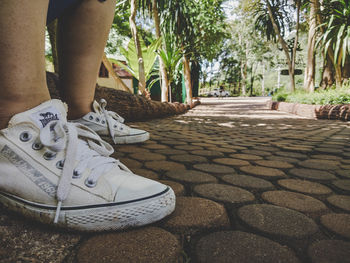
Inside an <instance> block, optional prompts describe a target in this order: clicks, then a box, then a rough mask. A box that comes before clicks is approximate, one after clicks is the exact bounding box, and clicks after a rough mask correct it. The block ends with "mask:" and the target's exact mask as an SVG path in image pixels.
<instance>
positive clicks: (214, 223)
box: [0, 98, 350, 263]
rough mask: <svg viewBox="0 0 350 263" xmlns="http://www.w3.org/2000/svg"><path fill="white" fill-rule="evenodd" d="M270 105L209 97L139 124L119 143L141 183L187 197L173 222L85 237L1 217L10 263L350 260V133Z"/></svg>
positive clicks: (0, 251) (4, 254)
mask: <svg viewBox="0 0 350 263" xmlns="http://www.w3.org/2000/svg"><path fill="white" fill-rule="evenodd" d="M268 99H269V98H223V99H221V98H206V99H201V101H202V105H200V106H198V107H196V108H194V109H192V110H191V111H190V112H188V113H187V114H185V115H181V116H175V117H171V118H166V119H156V120H152V121H149V122H139V123H134V124H133V125H135V126H136V127H140V128H142V129H146V130H148V131H150V132H151V134H152V137H151V140H150V141H148V142H147V143H144V144H140V145H132V146H130V145H129V146H118V147H116V153H115V154H114V157H116V158H119V159H120V160H121V161H122V162H123V163H125V164H126V165H127V166H128V167H129V168H130V169H131V170H132V171H134V172H135V173H137V174H140V175H143V176H145V177H149V178H152V179H155V180H160V181H162V182H164V183H167V184H169V185H170V186H172V187H173V189H174V190H175V192H176V193H177V196H178V197H177V207H176V210H175V212H174V213H173V215H171V216H170V217H168V218H166V219H165V220H163V221H161V222H159V223H157V224H154V225H152V226H148V227H144V228H139V229H136V230H131V231H123V232H117V233H105V234H98V235H96V234H95V235H80V234H79V233H62V232H61V231H58V230H53V229H47V228H45V227H42V226H41V225H37V224H34V223H31V222H27V221H26V220H25V219H22V218H21V217H20V216H16V215H13V214H12V213H9V212H7V211H4V210H3V209H2V210H1V214H0V235H1V236H0V237H1V239H0V242H1V243H0V262H84V263H85V262H94V263H95V262H157V263H158V262H188V260H190V262H208V263H209V262H210V263H216V262H350V141H349V138H350V129H349V128H350V126H349V124H348V123H346V122H341V121H328V120H313V119H305V118H301V117H297V116H295V115H290V114H286V113H282V112H277V111H269V110H267V109H266V107H265V103H266V101H267V100H268Z"/></svg>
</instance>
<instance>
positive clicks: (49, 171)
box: [0, 100, 175, 231]
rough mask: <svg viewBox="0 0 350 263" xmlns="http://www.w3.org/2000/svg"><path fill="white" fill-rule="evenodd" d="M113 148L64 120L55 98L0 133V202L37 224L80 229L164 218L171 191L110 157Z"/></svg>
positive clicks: (171, 202) (171, 203) (169, 208)
mask: <svg viewBox="0 0 350 263" xmlns="http://www.w3.org/2000/svg"><path fill="white" fill-rule="evenodd" d="M78 138H79V139H78ZM112 152H113V148H112V146H111V145H109V144H108V143H106V142H104V141H103V140H102V139H101V138H100V137H99V136H98V135H97V134H96V133H95V132H93V131H92V130H90V129H89V128H87V127H86V126H83V125H81V124H77V123H67V121H66V107H65V106H64V104H63V103H62V102H61V101H59V100H52V101H47V102H45V103H43V104H41V105H39V106H38V107H35V108H33V109H31V110H29V111H26V112H23V113H20V114H17V115H15V116H14V117H13V118H12V119H11V120H10V122H9V125H8V128H6V129H3V130H0V202H1V203H2V204H3V205H5V206H6V207H8V208H9V209H11V210H14V211H17V212H20V213H22V214H23V215H25V216H29V217H31V218H34V219H36V220H38V221H40V222H43V223H49V224H50V223H54V222H55V223H56V225H58V226H61V227H66V228H69V229H75V230H83V231H101V230H112V229H122V228H127V227H130V226H141V225H145V224H149V223H152V222H155V221H158V220H160V219H162V218H163V217H165V216H167V215H169V214H170V213H171V212H172V211H173V210H174V208H175V195H174V192H173V191H172V189H171V188H169V187H168V186H166V185H163V184H160V183H158V182H155V181H152V180H149V179H146V178H143V177H140V176H137V175H135V174H133V173H132V172H131V171H130V170H129V169H128V168H127V167H125V166H124V165H123V164H122V163H120V162H119V161H118V160H115V159H113V158H110V157H108V156H109V155H110V154H111V153H112Z"/></svg>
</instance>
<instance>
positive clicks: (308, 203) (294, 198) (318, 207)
mask: <svg viewBox="0 0 350 263" xmlns="http://www.w3.org/2000/svg"><path fill="white" fill-rule="evenodd" d="M261 197H262V198H263V199H264V200H265V201H267V202H269V203H271V204H274V205H277V206H282V207H286V208H290V209H294V210H297V211H300V212H310V213H311V212H319V211H322V210H326V209H327V207H326V206H325V204H324V203H322V202H321V201H319V200H317V199H316V198H313V197H311V196H307V195H304V194H299V193H294V192H289V191H269V192H265V193H263V194H262V195H261Z"/></svg>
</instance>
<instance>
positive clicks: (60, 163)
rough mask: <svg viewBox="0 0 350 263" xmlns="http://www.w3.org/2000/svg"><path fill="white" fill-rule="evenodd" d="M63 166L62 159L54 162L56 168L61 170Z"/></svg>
mask: <svg viewBox="0 0 350 263" xmlns="http://www.w3.org/2000/svg"><path fill="white" fill-rule="evenodd" d="M63 166H64V160H61V161H58V162H57V163H56V167H57V169H60V170H62V169H63Z"/></svg>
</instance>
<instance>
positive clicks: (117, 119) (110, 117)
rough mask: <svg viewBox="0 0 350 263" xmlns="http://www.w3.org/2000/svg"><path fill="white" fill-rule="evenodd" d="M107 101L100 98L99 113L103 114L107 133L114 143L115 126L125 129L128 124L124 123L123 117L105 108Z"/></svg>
mask: <svg viewBox="0 0 350 263" xmlns="http://www.w3.org/2000/svg"><path fill="white" fill-rule="evenodd" d="M106 106H107V101H106V100H105V99H101V100H100V107H101V114H102V115H103V116H104V118H105V119H106V122H107V127H108V130H109V134H110V135H111V137H112V139H113V142H114V143H116V137H115V136H114V135H115V128H116V127H118V128H119V129H121V130H124V131H127V130H128V128H129V127H128V126H126V125H124V124H123V123H124V121H125V120H124V119H123V118H122V117H121V116H120V115H118V114H117V113H116V112H114V111H108V110H106Z"/></svg>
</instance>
